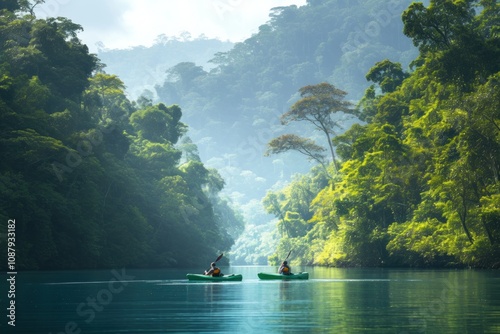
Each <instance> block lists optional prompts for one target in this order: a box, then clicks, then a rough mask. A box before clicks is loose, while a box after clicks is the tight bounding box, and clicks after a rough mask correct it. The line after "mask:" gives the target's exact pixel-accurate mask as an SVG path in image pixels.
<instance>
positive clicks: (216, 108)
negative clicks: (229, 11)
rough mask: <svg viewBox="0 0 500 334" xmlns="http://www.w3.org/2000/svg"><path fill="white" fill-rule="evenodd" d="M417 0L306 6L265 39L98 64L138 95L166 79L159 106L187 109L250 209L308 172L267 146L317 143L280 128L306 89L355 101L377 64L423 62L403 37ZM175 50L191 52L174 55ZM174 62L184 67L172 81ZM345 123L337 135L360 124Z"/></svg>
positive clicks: (197, 133)
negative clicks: (279, 140) (290, 137)
mask: <svg viewBox="0 0 500 334" xmlns="http://www.w3.org/2000/svg"><path fill="white" fill-rule="evenodd" d="M411 2H412V1H410V0H397V1H396V0H391V1H387V2H384V1H379V0H364V1H361V0H349V1H347V0H309V1H308V3H307V5H305V6H302V7H297V6H288V7H277V8H273V9H272V10H271V12H270V15H269V17H270V19H269V21H268V22H267V23H266V24H264V25H262V26H260V27H259V32H258V33H256V34H254V35H253V36H251V37H250V38H248V39H247V40H245V41H244V42H242V43H237V44H235V45H234V46H233V47H232V48H229V45H228V44H224V43H222V42H220V44H218V43H217V42H216V41H212V42H211V43H208V42H209V41H206V43H207V44H203V41H196V40H195V41H193V42H190V43H187V44H185V45H184V44H183V43H181V42H177V41H167V42H166V43H163V44H162V43H160V44H159V45H155V46H153V47H152V48H136V49H132V50H122V51H114V52H111V51H110V52H105V53H102V54H100V55H99V56H100V57H101V59H102V60H103V62H104V63H107V64H108V68H107V69H106V70H107V72H108V73H117V74H119V75H120V77H121V78H122V79H123V80H124V82H125V84H126V86H127V88H128V89H127V90H128V92H129V94H130V95H132V96H133V97H136V96H137V95H138V94H140V93H141V92H142V90H143V89H144V88H146V87H147V88H149V89H151V85H154V83H155V82H156V83H158V82H159V81H160V80H162V79H164V80H163V82H161V83H160V84H157V85H156V87H155V93H156V95H157V97H158V100H159V101H161V102H164V103H166V104H168V105H169V104H179V105H180V106H181V107H182V110H183V113H184V117H185V118H184V119H185V122H186V123H187V124H188V125H189V128H190V130H189V136H190V137H191V139H192V140H193V142H194V143H196V144H197V145H198V148H199V153H200V156H201V158H202V159H203V161H206V162H207V164H208V165H209V166H211V167H214V168H217V169H218V170H219V171H220V172H221V174H222V176H223V177H224V178H225V180H226V183H227V186H226V188H225V189H226V191H227V192H228V193H229V194H231V196H232V197H233V199H237V200H238V202H239V203H240V204H244V203H248V202H249V201H251V200H252V199H254V200H255V199H257V200H258V201H259V200H260V198H262V196H263V195H264V194H265V193H266V191H267V189H269V188H270V187H272V186H273V185H274V184H276V183H277V182H278V183H283V182H287V180H289V178H290V176H291V175H293V174H294V173H297V172H306V171H307V170H309V168H310V167H311V165H310V164H309V163H308V162H307V161H306V159H305V158H304V157H302V156H298V155H295V154H284V155H282V156H275V157H270V158H266V157H263V153H264V152H265V150H266V144H267V142H268V141H269V140H271V139H272V138H273V137H276V136H278V135H280V134H283V133H284V132H285V131H286V132H295V133H299V134H301V135H306V136H311V137H313V136H314V135H315V133H314V132H313V131H312V129H311V128H308V127H304V125H303V124H299V125H297V126H295V127H292V128H290V127H289V128H284V127H283V126H281V125H280V123H279V119H278V118H279V115H280V114H282V113H283V112H285V111H286V110H287V109H288V108H289V106H290V105H291V104H292V103H293V102H294V101H296V99H297V97H298V93H297V91H298V89H299V88H300V87H302V86H305V85H309V84H315V83H319V82H322V81H328V82H330V83H332V84H334V85H335V86H337V87H338V88H340V89H342V90H345V91H347V92H348V93H349V95H348V98H349V99H351V100H353V101H354V102H355V101H356V100H358V99H360V98H361V97H362V95H363V93H364V91H365V89H366V88H367V87H368V86H369V83H368V82H367V80H366V79H365V75H366V74H367V72H368V71H369V69H370V68H371V67H372V66H374V65H375V63H376V62H378V61H382V60H383V59H386V58H389V59H390V60H391V61H393V62H401V63H402V65H403V68H404V69H407V67H408V64H409V63H410V62H411V61H412V60H413V59H414V58H415V57H416V56H417V54H418V52H417V50H416V48H415V47H414V46H413V44H412V42H411V40H410V39H408V38H407V37H406V36H404V34H403V32H402V30H403V24H402V22H401V14H402V13H403V11H404V10H405V9H406V8H407V7H408V6H409V4H410V3H411ZM191 45H192V46H193V48H192V49H189V48H188V46H191ZM170 46H176V47H177V46H179V48H180V47H181V46H183V47H185V48H184V49H182V50H183V51H182V52H181V51H176V52H171V51H168V53H167V51H166V49H167V48H168V47H170ZM197 47H202V49H203V47H205V48H206V50H204V51H205V53H203V55H207V54H209V53H210V52H213V51H214V50H216V49H217V48H219V49H218V50H217V51H220V52H217V53H215V55H214V56H213V57H212V59H211V61H210V65H212V68H208V67H207V66H206V65H207V60H208V58H210V57H208V58H206V57H205V58H203V60H198V59H196V57H199V56H201V53H202V52H201V51H200V49H199V48H197ZM224 47H227V49H226V51H225V50H223V48H224ZM179 50H180V49H179ZM188 51H189V52H191V51H192V54H189V52H188ZM162 52H165V53H162ZM183 52H186V53H183ZM167 58H168V59H169V60H175V59H176V60H177V63H175V64H176V65H175V66H172V67H171V68H169V69H168V74H167V73H164V71H165V70H167V67H166V66H167V62H166V61H164V60H165V59H167ZM168 64H172V62H170V61H169V62H168ZM340 121H341V123H342V124H343V127H342V128H339V129H338V131H339V133H341V132H342V131H345V130H346V129H347V128H348V127H349V126H350V124H352V122H353V121H355V120H353V119H350V120H348V121H347V122H344V121H342V120H340Z"/></svg>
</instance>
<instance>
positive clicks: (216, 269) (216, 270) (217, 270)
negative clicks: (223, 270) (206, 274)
mask: <svg viewBox="0 0 500 334" xmlns="http://www.w3.org/2000/svg"><path fill="white" fill-rule="evenodd" d="M219 275H220V269H219V268H214V271H212V276H219Z"/></svg>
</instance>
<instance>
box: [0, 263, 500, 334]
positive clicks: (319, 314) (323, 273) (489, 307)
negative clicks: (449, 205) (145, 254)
mask: <svg viewBox="0 0 500 334" xmlns="http://www.w3.org/2000/svg"><path fill="white" fill-rule="evenodd" d="M293 269H294V270H296V271H298V270H307V271H308V272H309V273H310V279H309V280H308V281H288V282H281V281H261V280H259V279H258V278H257V273H258V272H259V271H267V272H272V271H275V270H276V268H275V267H231V268H223V271H224V272H225V273H230V272H233V273H242V274H243V275H244V276H243V281H242V282H233V283H230V282H225V283H215V282H211V283H204V282H201V283H200V282H196V283H195V282H188V281H187V280H186V279H185V274H186V273H187V272H196V270H182V271H179V270H124V269H116V270H115V271H111V270H105V271H82V272H42V273H39V272H24V273H23V272H21V273H18V274H17V277H16V298H15V301H16V327H15V328H13V327H11V326H7V321H8V318H6V315H7V312H8V311H6V307H7V302H8V301H7V298H6V297H7V296H6V295H7V292H8V287H7V285H6V284H5V282H6V278H5V274H3V276H2V285H1V288H2V291H0V301H1V303H2V305H1V308H2V309H3V310H4V311H3V312H4V315H2V319H3V320H2V323H1V326H0V333H5V332H7V333H54V334H55V333H75V334H76V333H167V332H177V333H401V334H402V333H500V272H499V271H472V270H458V271H455V270H453V271H451V270H450V271H449V270H439V271H423V270H392V269H383V270H382V269H331V268H293ZM198 271H199V270H198Z"/></svg>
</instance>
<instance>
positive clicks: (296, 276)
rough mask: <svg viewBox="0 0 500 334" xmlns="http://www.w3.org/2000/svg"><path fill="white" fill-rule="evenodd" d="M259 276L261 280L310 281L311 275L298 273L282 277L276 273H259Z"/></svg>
mask: <svg viewBox="0 0 500 334" xmlns="http://www.w3.org/2000/svg"><path fill="white" fill-rule="evenodd" d="M257 276H259V278H260V279H284V280H288V279H309V273H307V272H301V273H296V274H291V275H281V274H275V273H258V274H257Z"/></svg>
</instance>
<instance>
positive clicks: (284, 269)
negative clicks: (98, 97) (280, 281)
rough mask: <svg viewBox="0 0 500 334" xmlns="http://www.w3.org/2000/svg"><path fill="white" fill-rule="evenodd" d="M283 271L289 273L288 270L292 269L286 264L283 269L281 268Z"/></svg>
mask: <svg viewBox="0 0 500 334" xmlns="http://www.w3.org/2000/svg"><path fill="white" fill-rule="evenodd" d="M281 271H282V272H284V273H288V271H290V268H288V267H286V266H284V267H283V269H281Z"/></svg>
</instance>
